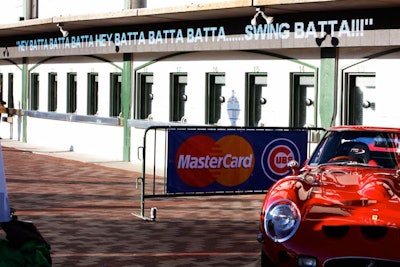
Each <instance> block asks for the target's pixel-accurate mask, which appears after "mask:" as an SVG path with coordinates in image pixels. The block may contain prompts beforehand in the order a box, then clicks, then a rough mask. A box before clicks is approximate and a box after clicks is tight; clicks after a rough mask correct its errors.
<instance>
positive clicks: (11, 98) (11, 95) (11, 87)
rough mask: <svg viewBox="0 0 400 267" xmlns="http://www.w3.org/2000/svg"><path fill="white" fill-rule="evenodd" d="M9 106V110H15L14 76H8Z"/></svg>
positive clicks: (10, 74)
mask: <svg viewBox="0 0 400 267" xmlns="http://www.w3.org/2000/svg"><path fill="white" fill-rule="evenodd" d="M7 105H8V107H9V108H14V74H12V73H9V74H8V98H7Z"/></svg>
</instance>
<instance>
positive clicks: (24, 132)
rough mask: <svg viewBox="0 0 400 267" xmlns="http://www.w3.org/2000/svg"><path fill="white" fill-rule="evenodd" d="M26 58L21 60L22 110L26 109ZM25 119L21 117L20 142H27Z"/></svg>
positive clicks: (27, 74)
mask: <svg viewBox="0 0 400 267" xmlns="http://www.w3.org/2000/svg"><path fill="white" fill-rule="evenodd" d="M27 61H28V60H27V58H26V57H24V58H23V59H22V88H21V89H22V92H21V96H22V99H21V102H22V103H21V104H22V106H21V108H22V110H26V109H27V108H28V105H27V102H28V81H29V71H28V63H27ZM26 127H27V117H26V116H22V142H25V143H26V142H27V129H26Z"/></svg>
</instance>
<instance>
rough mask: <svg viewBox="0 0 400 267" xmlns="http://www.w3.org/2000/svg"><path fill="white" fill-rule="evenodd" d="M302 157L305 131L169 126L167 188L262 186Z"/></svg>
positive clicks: (171, 190)
mask: <svg viewBox="0 0 400 267" xmlns="http://www.w3.org/2000/svg"><path fill="white" fill-rule="evenodd" d="M306 157H307V132H306V131H240V130H237V131H236V130H228V131H222V130H221V131H206V130H200V131H198V130H196V131H192V130H169V132H168V170H167V176H168V179H167V191H168V193H185V192H217V191H239V190H240V191H246V190H266V189H268V188H269V187H270V186H271V185H272V183H274V182H275V181H276V180H278V179H280V178H282V177H284V176H286V175H288V174H289V171H288V169H287V163H288V162H289V161H290V160H293V159H294V160H297V161H298V162H299V163H300V164H302V163H303V162H304V161H305V160H306Z"/></svg>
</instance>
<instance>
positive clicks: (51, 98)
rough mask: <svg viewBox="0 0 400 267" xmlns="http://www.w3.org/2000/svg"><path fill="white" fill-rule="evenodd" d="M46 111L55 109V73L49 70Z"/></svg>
mask: <svg viewBox="0 0 400 267" xmlns="http://www.w3.org/2000/svg"><path fill="white" fill-rule="evenodd" d="M47 110H48V111H56V110H57V73H55V72H51V73H49V75H48V106H47Z"/></svg>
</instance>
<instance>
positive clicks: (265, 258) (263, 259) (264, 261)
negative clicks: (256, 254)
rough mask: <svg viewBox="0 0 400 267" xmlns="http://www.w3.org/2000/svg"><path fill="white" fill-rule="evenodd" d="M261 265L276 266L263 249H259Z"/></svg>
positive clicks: (266, 266) (264, 266) (262, 266)
mask: <svg viewBox="0 0 400 267" xmlns="http://www.w3.org/2000/svg"><path fill="white" fill-rule="evenodd" d="M261 267H276V265H275V264H274V263H273V262H272V261H271V260H270V259H269V258H268V255H267V254H266V253H265V251H264V250H263V249H261Z"/></svg>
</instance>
